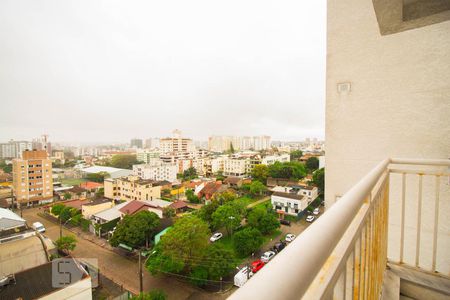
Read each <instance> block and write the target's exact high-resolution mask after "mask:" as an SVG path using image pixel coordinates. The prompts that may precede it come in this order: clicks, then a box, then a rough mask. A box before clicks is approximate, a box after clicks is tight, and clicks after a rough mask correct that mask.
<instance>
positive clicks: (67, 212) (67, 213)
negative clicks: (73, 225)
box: [59, 206, 75, 223]
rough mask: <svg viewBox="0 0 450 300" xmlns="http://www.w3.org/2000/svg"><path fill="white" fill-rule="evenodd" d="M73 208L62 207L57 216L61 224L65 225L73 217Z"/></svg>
mask: <svg viewBox="0 0 450 300" xmlns="http://www.w3.org/2000/svg"><path fill="white" fill-rule="evenodd" d="M73 210H74V208H72V207H69V206H64V208H63V209H62V210H61V212H60V214H59V218H60V219H61V222H63V223H65V222H67V221H68V220H69V219H70V218H71V217H73V216H74V215H75V214H73V212H72V211H73Z"/></svg>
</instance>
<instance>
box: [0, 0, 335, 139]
mask: <svg viewBox="0 0 450 300" xmlns="http://www.w3.org/2000/svg"><path fill="white" fill-rule="evenodd" d="M325 34H326V1H325V0H314V1H306V0H302V1H299V0H290V1H275V0H272V1H267V0H266V1H264V0H254V1H250V0H236V1H235V0H228V1H215V0H204V1H198V0H189V1H187V0H164V1H149V0H142V1H128V0H127V1H125V0H122V1H111V0H108V1H92V0H89V1H80V0H74V1H61V0H55V1H40V0H26V1H17V0H2V1H0V102H1V103H0V104H1V105H0V141H6V140H8V139H11V138H13V139H27V140H30V139H31V138H33V137H36V136H39V135H40V134H42V133H47V134H49V135H50V139H51V140H52V141H65V142H113V141H114V142H116V141H117V142H118V141H129V139H131V138H133V137H139V138H147V137H160V136H168V135H170V134H171V131H172V130H173V129H175V128H178V129H180V130H182V132H183V135H185V136H188V137H192V138H195V139H200V140H206V139H207V137H208V136H210V135H262V134H266V135H271V136H272V139H274V140H301V139H303V138H305V137H323V135H324V114H325V109H324V102H325V45H326V35H325Z"/></svg>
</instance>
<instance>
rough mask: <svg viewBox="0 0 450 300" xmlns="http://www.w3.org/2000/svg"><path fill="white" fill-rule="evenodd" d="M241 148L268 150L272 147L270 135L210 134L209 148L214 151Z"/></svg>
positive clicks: (237, 149)
mask: <svg viewBox="0 0 450 300" xmlns="http://www.w3.org/2000/svg"><path fill="white" fill-rule="evenodd" d="M231 145H233V149H234V150H236V151H239V150H250V149H253V150H257V151H259V150H266V149H270V147H271V138H270V136H265V135H264V136H253V137H250V136H210V137H209V138H208V149H209V150H210V151H213V152H225V151H228V150H230V149H231Z"/></svg>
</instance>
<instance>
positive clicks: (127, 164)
mask: <svg viewBox="0 0 450 300" xmlns="http://www.w3.org/2000/svg"><path fill="white" fill-rule="evenodd" d="M138 163H139V161H138V160H137V158H136V155H134V154H117V155H114V156H113V157H112V158H111V166H112V167H114V168H120V169H132V168H133V165H136V164H138Z"/></svg>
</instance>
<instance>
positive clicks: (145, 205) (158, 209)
mask: <svg viewBox="0 0 450 300" xmlns="http://www.w3.org/2000/svg"><path fill="white" fill-rule="evenodd" d="M170 205H171V202H169V201H164V200H161V199H154V200H151V201H140V200H134V201H130V202H129V203H128V204H127V205H125V206H123V207H122V208H120V209H119V211H120V212H121V213H122V215H134V214H135V213H137V212H140V211H145V210H146V211H151V212H154V213H155V214H157V215H158V217H160V218H162V217H163V211H164V208H165V207H168V206H170Z"/></svg>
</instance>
